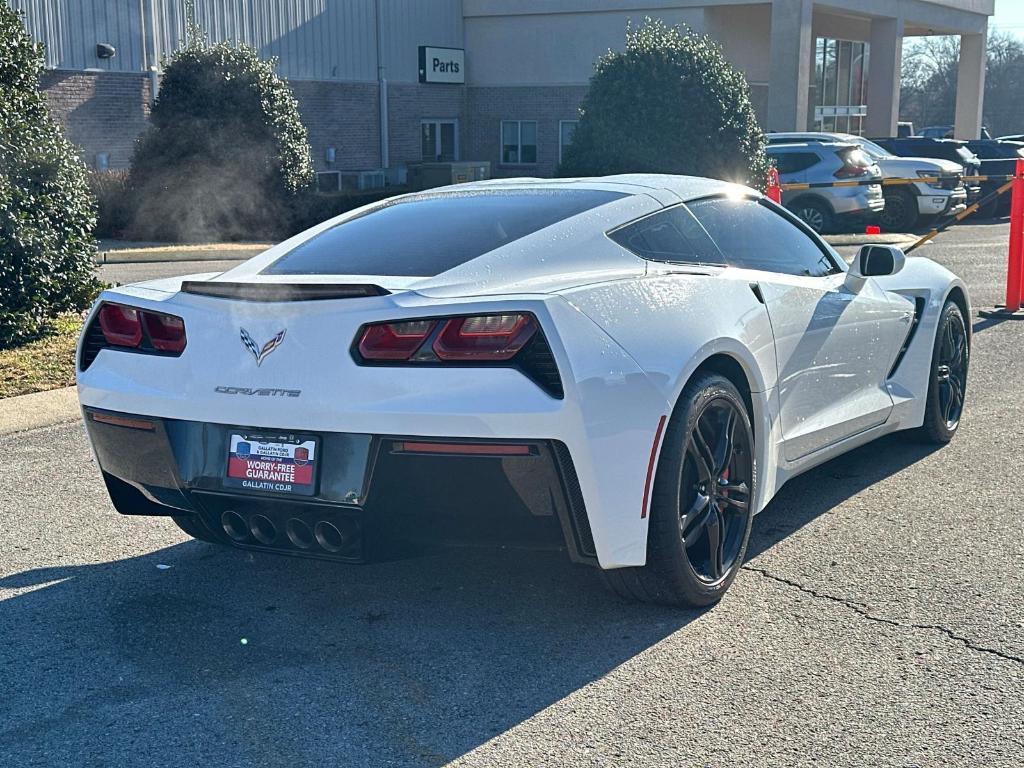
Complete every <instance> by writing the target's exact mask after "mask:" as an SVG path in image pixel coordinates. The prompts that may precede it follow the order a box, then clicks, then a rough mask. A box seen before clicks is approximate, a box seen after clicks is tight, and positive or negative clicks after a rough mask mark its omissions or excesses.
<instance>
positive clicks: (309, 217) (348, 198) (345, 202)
mask: <svg viewBox="0 0 1024 768" xmlns="http://www.w3.org/2000/svg"><path fill="white" fill-rule="evenodd" d="M408 191H409V190H408V189H407V188H404V187H388V188H387V189H374V190H369V191H366V192H315V191H313V190H306V191H304V192H301V193H299V194H298V195H296V196H295V198H294V205H293V207H292V220H291V228H290V229H289V231H288V232H287V233H286V234H288V235H294V234H298V233H299V232H302V231H304V230H307V229H309V228H310V227H314V226H316V225H317V224H320V223H321V222H324V221H327V220H328V219H333V218H334V217H335V216H340V215H341V214H343V213H348V212H349V211H352V210H355V209H356V208H359V207H361V206H364V205H369V204H370V203H376V202H379V201H381V200H384V199H386V198H388V197H392V196H393V195H401V194H404V193H406V192H408Z"/></svg>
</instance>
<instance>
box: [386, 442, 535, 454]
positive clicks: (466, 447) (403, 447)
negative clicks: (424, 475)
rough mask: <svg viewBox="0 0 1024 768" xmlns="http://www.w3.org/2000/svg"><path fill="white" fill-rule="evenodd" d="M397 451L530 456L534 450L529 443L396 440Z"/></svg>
mask: <svg viewBox="0 0 1024 768" xmlns="http://www.w3.org/2000/svg"><path fill="white" fill-rule="evenodd" d="M391 446H392V450H393V451H395V452H396V453H434V454H437V453H445V454H453V453H454V454H459V455H468V456H529V455H530V454H531V453H532V452H533V450H532V448H531V447H530V446H529V445H513V444H509V443H423V442H420V443H417V442H409V441H404V442H395V443H392V444H391Z"/></svg>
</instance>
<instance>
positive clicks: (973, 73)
mask: <svg viewBox="0 0 1024 768" xmlns="http://www.w3.org/2000/svg"><path fill="white" fill-rule="evenodd" d="M987 43H988V33H987V32H983V33H982V34H980V35H961V36H960V66H959V68H958V69H957V76H956V125H955V126H954V128H953V135H954V136H955V137H956V138H958V139H977V138H980V137H981V122H982V108H983V106H984V103H985V49H986V47H987Z"/></svg>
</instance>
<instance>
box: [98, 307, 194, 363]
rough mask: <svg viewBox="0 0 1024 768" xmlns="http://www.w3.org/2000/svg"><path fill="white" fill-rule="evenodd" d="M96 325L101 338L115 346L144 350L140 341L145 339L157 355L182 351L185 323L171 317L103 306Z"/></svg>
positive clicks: (159, 313)
mask: <svg viewBox="0 0 1024 768" xmlns="http://www.w3.org/2000/svg"><path fill="white" fill-rule="evenodd" d="M99 322H100V330H102V331H103V338H104V339H106V341H107V343H108V344H110V345H112V346H115V347H130V348H132V349H139V348H142V347H145V345H144V344H143V340H144V339H146V338H148V340H149V344H150V345H151V346H152V349H153V350H156V351H158V352H172V353H175V354H181V352H182V351H183V350H184V349H185V321H183V320H182V319H181V318H180V317H176V316H174V315H165V314H164V313H162V312H150V311H149V310H143V309H137V308H135V307H126V306H124V305H123V304H104V305H103V306H102V307H100V311H99ZM143 329H145V332H143ZM146 348H148V347H146Z"/></svg>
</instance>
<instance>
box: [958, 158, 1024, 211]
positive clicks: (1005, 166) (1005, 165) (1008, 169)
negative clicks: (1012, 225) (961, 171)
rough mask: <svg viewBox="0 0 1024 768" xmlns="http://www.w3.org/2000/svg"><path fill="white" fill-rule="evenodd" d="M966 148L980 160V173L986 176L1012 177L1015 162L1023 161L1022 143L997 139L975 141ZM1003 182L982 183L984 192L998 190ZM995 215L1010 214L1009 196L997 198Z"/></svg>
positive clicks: (1015, 166)
mask: <svg viewBox="0 0 1024 768" xmlns="http://www.w3.org/2000/svg"><path fill="white" fill-rule="evenodd" d="M967 148H968V149H969V150H971V152H973V153H974V154H976V155H977V156H978V157H979V158H980V159H981V172H982V174H984V175H986V176H1012V175H1013V174H1015V173H1016V172H1017V161H1018V160H1022V159H1024V143H1021V142H1016V141H1002V140H999V139H977V140H975V141H969V142H967ZM1004 183H1005V182H1004V181H1000V180H996V181H988V182H984V185H983V186H984V189H985V191H986V192H988V191H991V190H993V189H998V188H999V187H1001V186H1002V185H1003V184H1004ZM997 213H998V215H1000V216H1008V215H1009V214H1010V195H1003V196H1001V197H1000V198H999V205H998V208H997Z"/></svg>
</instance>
